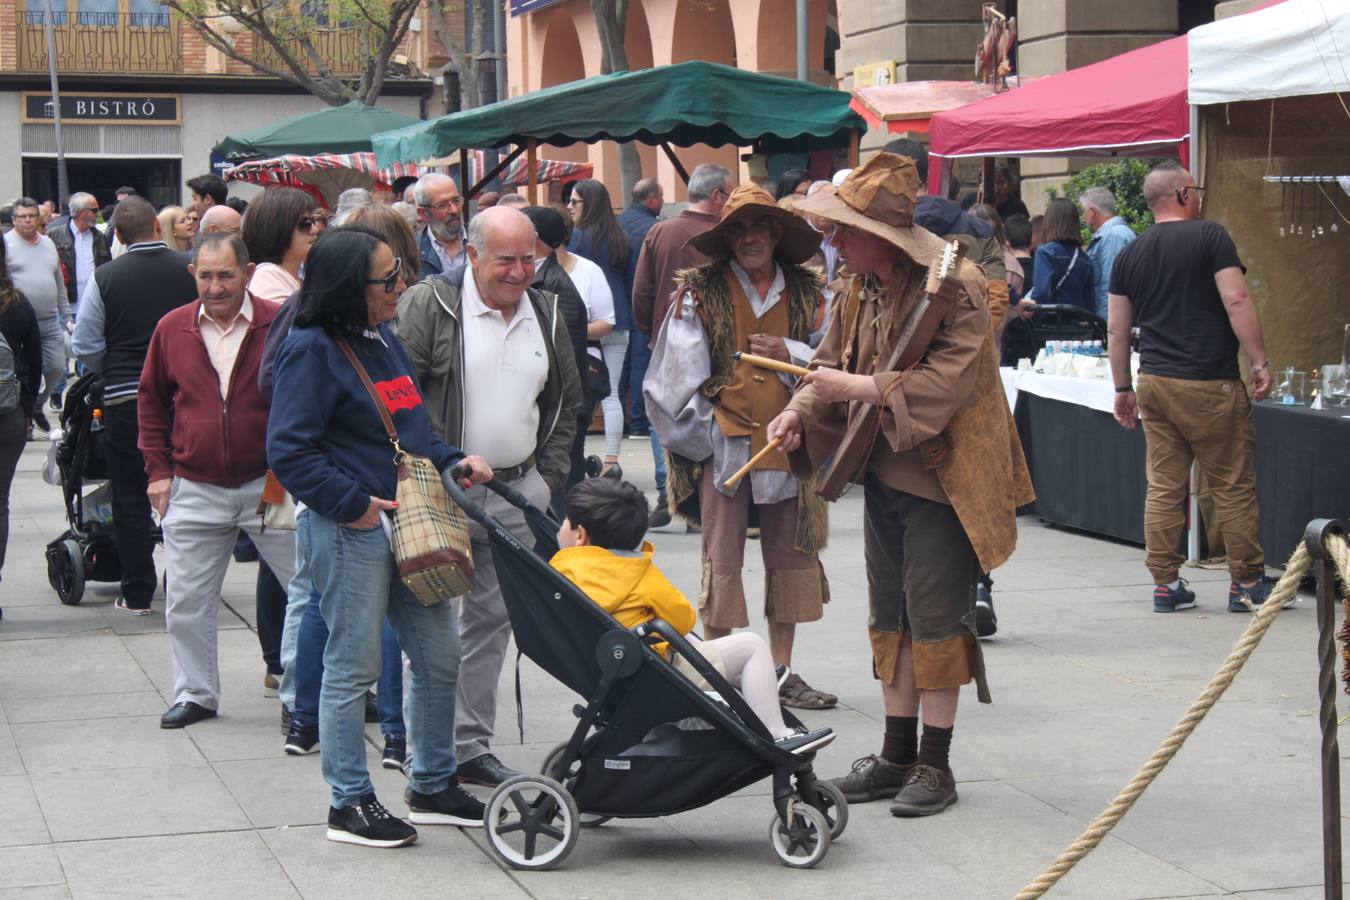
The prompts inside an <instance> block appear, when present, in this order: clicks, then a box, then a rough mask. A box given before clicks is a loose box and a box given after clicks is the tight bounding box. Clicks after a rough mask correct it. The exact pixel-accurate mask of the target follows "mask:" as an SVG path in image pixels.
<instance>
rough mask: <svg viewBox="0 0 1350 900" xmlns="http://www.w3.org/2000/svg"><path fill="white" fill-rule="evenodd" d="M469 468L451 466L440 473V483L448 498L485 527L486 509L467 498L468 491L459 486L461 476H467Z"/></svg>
mask: <svg viewBox="0 0 1350 900" xmlns="http://www.w3.org/2000/svg"><path fill="white" fill-rule="evenodd" d="M468 475H469V468H468V467H467V466H451V467H450V468H448V469H446V470H445V471H444V472H442V473H441V484H442V486H444V487H445V492H446V493H447V494H449V495H450V499H451V500H453V501H455V503H456V505H458V506H459V508H460V509H462V510H464V512H465V513H466V514H467V515H468V517H469V518H470V519H473V520H474V521H475V522H477V523H478V524H480V525H483V526H484V527H487V524H486V523H485V522H484V521H483V520H484V519H486V518H487V511H486V510H484V509H483V507H481V506H479V505H478V504H477V503H474V502H473V501H472V500H470V499H469V495H468V493H467V492H466V491H465V490H464V488H462V487H460V486H459V480H460V479H461V478H467V477H468Z"/></svg>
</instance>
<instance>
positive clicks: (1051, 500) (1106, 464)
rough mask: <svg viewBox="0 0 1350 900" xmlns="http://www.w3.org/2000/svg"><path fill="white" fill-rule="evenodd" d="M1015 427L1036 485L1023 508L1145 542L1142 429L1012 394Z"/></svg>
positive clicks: (1042, 399)
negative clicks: (1033, 497) (1030, 501)
mask: <svg viewBox="0 0 1350 900" xmlns="http://www.w3.org/2000/svg"><path fill="white" fill-rule="evenodd" d="M1013 415H1014V418H1015V419H1016V421H1017V433H1018V434H1019V435H1020V436H1021V438H1022V449H1023V451H1024V452H1025V453H1026V456H1027V466H1028V468H1030V469H1031V481H1032V484H1034V485H1035V486H1036V503H1035V504H1034V506H1032V507H1031V508H1030V509H1029V510H1027V511H1029V512H1033V513H1034V514H1035V515H1036V516H1037V517H1038V518H1041V519H1045V520H1046V521H1047V522H1054V523H1056V524H1058V525H1067V526H1069V527H1071V528H1081V529H1082V530H1084V531H1091V532H1093V533H1094V534H1105V535H1110V536H1111V537H1117V538H1123V539H1125V540H1127V541H1134V542H1135V543H1137V544H1142V543H1143V542H1144V491H1145V489H1146V484H1145V482H1144V431H1143V429H1142V428H1136V429H1135V430H1133V431H1126V430H1125V429H1124V428H1121V427H1120V425H1118V424H1116V420H1115V419H1114V418H1113V417H1112V416H1111V415H1110V414H1109V413H1104V412H1099V411H1098V410H1095V409H1089V408H1088V407H1086V406H1078V405H1077V404H1074V403H1065V402H1063V401H1060V400H1047V399H1046V398H1045V397H1038V396H1036V395H1035V394H1031V393H1028V392H1026V391H1020V392H1018V394H1017V406H1016V408H1015V410H1014V414H1013Z"/></svg>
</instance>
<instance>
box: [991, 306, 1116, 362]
mask: <svg viewBox="0 0 1350 900" xmlns="http://www.w3.org/2000/svg"><path fill="white" fill-rule="evenodd" d="M1009 315H1010V316H1011V318H1010V319H1009V320H1008V324H1007V325H1006V326H1004V329H1003V351H1002V360H1001V363H1000V364H1001V365H1004V366H1012V367H1016V366H1017V361H1018V360H1019V359H1029V360H1032V361H1033V362H1034V361H1035V359H1036V356H1037V355H1038V354H1039V353H1040V352H1041V348H1042V347H1044V346H1045V345H1046V344H1047V343H1049V342H1050V341H1101V342H1102V346H1103V347H1105V346H1106V321H1105V320H1104V319H1102V317H1101V316H1099V315H1097V314H1096V313H1095V312H1092V311H1091V310H1086V309H1083V308H1082V307H1079V306H1072V305H1070V304H1065V303H1046V304H1040V305H1038V306H1036V307H1035V309H1034V310H1033V311H1032V314H1031V318H1030V319H1023V318H1021V317H1019V316H1017V315H1016V313H1015V312H1010V313H1009Z"/></svg>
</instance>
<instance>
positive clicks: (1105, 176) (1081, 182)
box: [1046, 159, 1161, 244]
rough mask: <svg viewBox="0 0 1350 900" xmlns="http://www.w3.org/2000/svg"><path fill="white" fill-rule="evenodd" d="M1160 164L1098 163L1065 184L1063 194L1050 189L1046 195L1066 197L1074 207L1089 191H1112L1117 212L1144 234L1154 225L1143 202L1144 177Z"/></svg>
mask: <svg viewBox="0 0 1350 900" xmlns="http://www.w3.org/2000/svg"><path fill="white" fill-rule="evenodd" d="M1160 161H1161V160H1157V159H1125V160H1121V161H1120V162H1113V163H1099V164H1098V165H1095V166H1088V167H1087V168H1086V169H1084V170H1083V171H1081V172H1079V173H1078V174H1077V175H1075V176H1073V177H1072V178H1070V179H1069V180H1068V181H1066V182H1064V187H1063V193H1060V192H1059V191H1057V190H1055V189H1054V188H1051V189H1050V190H1048V191H1047V192H1046V193H1047V194H1048V195H1049V196H1050V197H1051V199H1054V198H1056V197H1060V196H1063V197H1067V198H1068V199H1070V200H1072V201H1073V202H1074V203H1077V202H1078V198H1079V197H1081V196H1082V195H1083V192H1084V191H1086V190H1087V189H1088V188H1090V187H1105V188H1110V189H1111V193H1113V194H1115V195H1116V212H1117V213H1118V214H1119V215H1120V217H1121V218H1122V219H1124V220H1125V224H1126V225H1129V226H1130V228H1132V229H1133V230H1134V233H1135V234H1143V233H1144V229H1146V228H1148V226H1150V225H1152V224H1153V213H1152V212H1151V211H1150V210H1149V208H1148V204H1147V203H1145V202H1144V176H1145V175H1147V174H1148V171H1149V169H1152V168H1153V167H1154V166H1155V165H1157V164H1158V163H1159V162H1160ZM1088 237H1089V235H1088V231H1087V226H1086V225H1084V226H1083V242H1084V243H1085V244H1086V243H1087V239H1088Z"/></svg>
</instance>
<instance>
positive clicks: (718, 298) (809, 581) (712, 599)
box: [645, 184, 839, 709]
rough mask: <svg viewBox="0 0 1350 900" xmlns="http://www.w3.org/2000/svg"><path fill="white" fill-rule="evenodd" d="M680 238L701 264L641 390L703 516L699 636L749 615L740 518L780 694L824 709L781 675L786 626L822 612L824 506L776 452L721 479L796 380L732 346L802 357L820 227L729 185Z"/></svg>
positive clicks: (689, 500)
mask: <svg viewBox="0 0 1350 900" xmlns="http://www.w3.org/2000/svg"><path fill="white" fill-rule="evenodd" d="M688 246H690V247H692V248H693V249H696V250H698V251H699V252H701V253H703V254H705V255H706V256H707V257H708V258H709V260H710V261H709V262H707V263H704V264H703V265H701V266H698V267H696V268H693V269H686V270H684V271H682V272H679V273H677V274H676V284H677V287H676V290H675V296H676V297H677V298H678V299H677V302H676V303H675V305H674V307H673V309H672V312H671V314H670V315H668V316H667V317H666V320H665V323H664V324H663V326H662V328H661V331H660V332H659V334H658V337H657V341H656V346H655V349H654V351H653V356H652V362H651V366H650V368H649V369H648V376H647V379H646V382H645V394H646V398H647V415H648V418H649V419H650V420H651V423H652V427H653V428H655V429H656V431H657V434H658V435H659V436H660V439H661V444H662V446H663V447H665V448H666V451H667V464H668V468H669V473H670V474H669V481H668V486H669V493H670V500H671V503H672V505H673V506H674V507H675V509H676V511H677V512H678V513H679V514H680V515H682V516H684V517H685V518H686V519H687V520H689V521H691V522H701V524H702V526H703V585H702V590H701V592H700V597H699V617H700V618H701V619H702V621H703V629H704V637H705V638H707V639H708V640H712V639H714V638H718V637H723V636H725V635H728V634H730V633H731V630H732V629H733V628H744V627H746V626H748V625H749V624H750V620H749V618H748V616H747V613H746V600H745V587H744V585H743V584H742V582H741V569H742V566H743V563H744V558H745V539H746V532H747V529H748V528H749V527H751V526H752V525H757V526H758V527H759V529H760V542H761V551H762V553H763V559H764V570H765V585H764V594H765V596H764V615H765V618H766V619H768V623H769V647H770V650H771V651H772V653H773V658H774V663H775V664H776V665H778V666H780V667H783V672H787V674H786V676H785V677H783V680H782V682H781V685H780V697H781V699H782V701H783V702H784V703H785V704H787V705H789V706H795V707H798V708H802V709H825V708H828V707H832V706H834V705H835V704H837V703H838V702H839V700H838V698H837V697H835V696H834V695H832V694H827V693H825V692H823V691H818V690H815V689H813V688H812V687H810V686H809V685H808V684H807V683H806V682H805V681H804V680H803V679H802V677H801V676H800V675H798V674H796V673H792V672H790V666H791V661H792V645H793V640H794V638H795V637H796V628H797V624H798V623H799V622H811V621H814V620H816V619H819V618H820V617H821V615H822V614H823V612H824V610H823V607H824V604H825V603H826V601H828V600H829V585H828V582H827V581H826V580H825V572H824V569H823V568H822V567H821V564H820V557H819V552H820V550H821V549H823V548H824V546H825V541H826V538H827V536H828V533H829V524H828V511H827V507H826V504H825V503H824V501H822V500H821V499H820V498H819V497H817V496H816V495H815V494H814V493H813V492H812V491H811V490H810V489H809V488H808V487H807V486H806V485H804V484H803V483H801V482H799V481H798V479H797V478H795V477H794V476H793V475H792V473H791V472H790V471H788V464H787V460H786V459H785V458H784V457H783V456H782V455H781V454H777V453H773V454H770V455H769V457H768V461H767V462H766V463H764V464H762V465H761V466H760V467H759V468H757V469H755V470H754V471H752V472H751V473H750V475H749V477H748V478H745V479H743V480H742V481H741V482H739V483H737V484H735V485H734V486H733V487H728V486H727V485H726V483H725V482H726V480H727V478H728V477H729V476H730V475H732V474H733V473H734V472H736V471H737V470H738V469H740V468H741V467H742V466H744V465H745V464H746V462H747V461H748V460H749V459H750V457H751V455H752V454H755V453H757V452H759V451H760V450H762V449H763V448H764V446H765V444H766V442H767V438H766V429H767V428H768V424H769V422H770V420H772V419H773V418H774V417H775V416H776V415H778V414H779V413H780V412H782V410H783V407H784V406H785V405H786V404H787V401H788V398H789V397H790V396H791V394H792V381H793V379H792V377H791V376H786V375H782V374H779V373H777V372H774V371H770V370H768V369H763V368H757V367H755V366H752V365H749V364H748V363H737V362H736V361H735V359H734V358H733V354H735V353H737V352H738V351H739V352H743V353H749V354H754V355H757V356H762V357H770V358H772V359H776V360H778V361H780V362H785V363H786V362H795V363H797V364H799V365H805V364H806V362H807V361H809V360H810V358H811V356H812V352H813V351H812V350H811V348H810V347H809V346H808V345H807V343H806V341H807V338H808V337H809V335H810V333H811V330H812V328H813V327H814V325H815V319H816V311H817V308H818V307H819V306H820V304H821V302H822V297H821V287H822V285H821V277H820V275H819V273H818V272H816V271H815V270H813V269H808V268H806V267H804V266H803V265H802V263H804V262H806V261H807V260H809V259H810V258H811V257H812V255H814V254H815V252H816V250H817V249H818V248H819V246H820V238H819V236H818V235H817V234H816V232H814V231H813V230H812V229H811V227H810V226H809V225H807V223H806V222H805V220H803V219H802V218H801V217H800V216H797V215H794V214H793V213H791V212H789V211H788V210H785V209H780V208H778V206H777V205H776V204H775V203H774V200H773V198H772V197H771V196H769V194H768V193H766V192H765V191H764V190H763V189H762V188H760V187H758V186H756V185H753V184H745V185H741V186H740V187H738V188H736V190H735V191H733V192H732V193H731V196H730V197H729V198H728V200H727V202H726V205H725V206H724V208H723V210H722V218H721V221H720V222H719V223H718V224H717V226H716V227H714V228H712V229H709V230H708V231H705V232H703V233H702V234H699V235H697V236H695V237H693V238H692V239H690V241H689V243H688ZM780 676H782V672H780Z"/></svg>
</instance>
